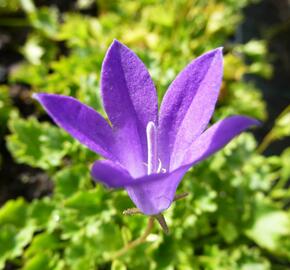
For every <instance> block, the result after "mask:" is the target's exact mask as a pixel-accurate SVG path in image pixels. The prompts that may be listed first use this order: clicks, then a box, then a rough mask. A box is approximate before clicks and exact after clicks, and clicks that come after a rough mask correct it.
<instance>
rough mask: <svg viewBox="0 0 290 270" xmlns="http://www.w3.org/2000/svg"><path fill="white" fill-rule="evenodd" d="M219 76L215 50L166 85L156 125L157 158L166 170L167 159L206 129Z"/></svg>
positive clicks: (219, 53) (219, 57) (219, 51)
mask: <svg viewBox="0 0 290 270" xmlns="http://www.w3.org/2000/svg"><path fill="white" fill-rule="evenodd" d="M222 73H223V58H222V49H221V48H218V49H215V50H212V51H210V52H208V53H206V54H203V55H202V56H200V57H198V58H197V59H196V60H194V61H192V62H191V63H190V64H189V65H188V66H187V67H186V68H185V69H184V70H183V71H182V72H181V73H180V74H179V75H178V76H177V77H176V79H175V80H174V81H173V82H172V84H171V85H170V87H169V89H168V91H167V93H166V94H165V96H164V99H163V101H162V104H161V108H160V125H159V127H160V135H159V147H160V155H161V160H162V164H163V165H164V166H166V168H167V169H168V167H169V163H170V160H169V159H170V156H175V155H179V154H180V153H184V151H185V150H186V149H187V148H188V147H189V145H190V144H191V143H192V142H193V141H194V140H195V139H196V138H197V137H198V136H199V135H200V134H201V133H202V132H203V130H204V129H205V128H206V126H207V124H208V122H209V120H210V118H211V116H212V113H213V111H214V107H215V104H216V101H217V97H218V93H219V90H220V86H221V82H222ZM170 170H171V169H170Z"/></svg>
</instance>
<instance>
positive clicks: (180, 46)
mask: <svg viewBox="0 0 290 270" xmlns="http://www.w3.org/2000/svg"><path fill="white" fill-rule="evenodd" d="M289 14H290V12H289V3H288V1H287V0H285V1H284V0H276V1H273V0H264V1H254V0H240V1H236V0H175V1H161V0H140V1H128V0H127V1H125V0H121V1H114V0H111V1H109V0H107V1H105V0H97V1H96V0H78V1H68V0H63V1H61V0H59V1H56V0H55V1H44V0H43V1H35V2H33V1H32V0H0V119H1V121H0V170H1V171H0V205H1V208H0V269H6V270H8V269H25V270H38V269H39V270H51V269H57V270H71V269H72V270H79V269H80V270H81V269H88V270H91V269H113V270H125V269H141V270H142V269H168V270H171V269H172V270H173V269H178V270H187V269H205V270H269V269H274V270H280V269H281V270H282V269H283V270H284V269H285V270H286V269H290V238H289V237H290V210H289V206H290V189H289V176H290V147H289V135H290V107H289V103H290V90H289V74H290V65H289V63H290V60H289V54H290V53H289V52H290V50H289V44H290V42H289V37H290V30H289V29H290V24H289V21H290V19H289ZM114 38H117V39H119V40H120V41H121V42H123V43H124V44H126V45H127V46H128V47H130V48H131V49H132V50H134V51H135V52H136V53H137V54H138V56H139V57H140V58H141V59H142V60H143V61H144V63H145V64H146V66H147V67H148V69H149V71H150V74H151V75H152V77H153V79H154V82H155V84H156V87H157V89H158V94H159V98H160V99H161V98H162V96H163V94H164V92H165V91H166V89H167V87H168V85H169V84H170V82H171V81H172V80H173V79H174V78H175V76H176V75H177V74H178V72H179V71H181V70H182V68H183V67H185V65H186V64H187V63H189V62H190V61H191V60H192V59H194V58H195V57H197V56H199V55H200V54H202V53H204V52H206V51H207V50H210V49H213V48H215V47H219V46H224V61H225V69H224V81H223V85H222V89H221V92H220V96H219V102H218V106H217V109H216V111H215V114H214V118H213V119H212V122H215V121H217V120H219V119H221V118H224V117H226V116H228V115H233V114H245V115H249V116H252V117H255V118H257V119H259V120H260V121H261V122H262V123H263V124H262V126H261V127H260V128H259V129H256V130H255V131H254V134H253V133H251V132H247V133H243V134H242V135H241V136H239V137H238V138H237V139H235V140H234V141H232V142H231V143H230V144H229V145H228V146H226V147H225V148H224V149H223V150H222V151H220V152H219V153H217V154H216V155H214V156H213V157H211V158H210V159H208V160H206V161H204V162H202V163H201V164H200V165H198V166H196V167H195V168H193V169H192V170H191V171H190V172H189V173H188V174H187V175H186V177H185V178H184V180H183V181H182V184H181V186H180V187H179V189H178V192H185V191H187V192H189V193H190V195H189V196H188V197H187V198H186V199H183V200H181V201H178V202H177V203H174V204H173V205H172V207H171V208H170V209H169V210H167V211H166V212H165V217H166V220H167V221H168V225H169V227H170V231H171V233H170V234H169V235H168V236H167V235H164V233H163V232H162V231H161V230H160V228H159V227H158V226H157V225H156V226H155V227H154V230H153V231H152V233H151V234H150V235H149V237H148V238H147V241H145V242H144V243H143V244H141V245H139V246H138V247H136V248H135V249H133V250H130V251H129V252H128V253H126V254H125V255H124V256H121V257H118V258H116V259H113V260H112V255H113V254H114V253H115V252H116V251H117V250H119V249H120V248H122V247H123V246H124V245H126V244H127V243H128V242H130V241H132V240H133V239H135V238H137V237H138V236H140V235H141V234H142V232H143V231H144V229H145V227H146V223H147V217H145V216H141V215H139V216H133V217H128V216H123V215H122V211H123V210H124V209H126V208H129V207H133V204H132V202H131V201H130V199H129V198H128V197H127V195H126V194H125V192H123V191H108V190H106V189H105V188H104V187H102V186H101V185H99V184H98V185H95V184H94V183H93V182H92V179H91V177H90V174H89V166H90V165H91V164H92V162H93V161H94V160H95V159H96V158H98V157H97V156H96V155H95V154H94V153H92V152H90V151H89V150H87V149H86V148H84V147H83V146H81V145H80V144H79V143H78V142H76V141H74V140H73V139H72V138H70V136H69V135H67V134H66V133H65V132H64V131H63V130H61V129H59V128H57V127H56V126H55V125H54V124H53V123H52V121H51V119H50V118H49V117H48V116H47V115H46V114H45V112H44V111H43V110H42V108H41V107H40V106H39V105H38V104H36V102H35V101H34V100H33V99H32V98H31V95H32V93H35V92H48V93H59V94H64V95H71V96H74V97H77V98H78V99H79V100H81V101H82V102H84V103H86V104H89V105H90V106H92V107H94V108H96V109H97V110H98V111H99V112H102V113H103V114H104V112H103V110H102V105H101V102H100V97H99V76H100V68H101V64H102V60H103V57H104V54H105V52H106V50H107V48H108V46H109V45H110V43H111V42H112V40H113V39H114Z"/></svg>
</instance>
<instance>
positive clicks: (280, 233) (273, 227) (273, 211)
mask: <svg viewBox="0 0 290 270" xmlns="http://www.w3.org/2000/svg"><path fill="white" fill-rule="evenodd" d="M254 210H255V212H254V213H253V215H254V216H253V223H252V225H251V227H250V228H248V229H247V230H246V235H247V236H248V237H250V238H251V239H252V240H254V241H255V242H256V243H257V244H258V245H260V246H262V247H264V248H267V249H269V250H270V251H273V252H279V250H280V249H281V246H280V241H281V239H282V238H283V237H289V236H290V218H289V215H288V214H287V213H286V212H284V211H283V210H280V209H277V208H275V207H274V206H273V205H271V204H269V203H267V202H264V201H263V200H262V199H259V200H258V201H257V202H256V205H255V208H254Z"/></svg>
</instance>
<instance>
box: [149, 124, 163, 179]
mask: <svg viewBox="0 0 290 270" xmlns="http://www.w3.org/2000/svg"><path fill="white" fill-rule="evenodd" d="M146 135H147V149H148V163H147V164H146V165H147V173H148V175H149V174H152V173H160V172H166V170H165V169H163V168H162V163H161V160H160V159H159V158H158V152H157V129H156V126H155V124H154V123H153V122H149V123H148V124H147V127H146Z"/></svg>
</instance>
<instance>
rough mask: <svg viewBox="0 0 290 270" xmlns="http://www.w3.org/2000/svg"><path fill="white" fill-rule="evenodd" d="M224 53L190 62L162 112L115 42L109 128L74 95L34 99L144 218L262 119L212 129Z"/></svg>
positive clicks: (109, 73)
mask: <svg viewBox="0 0 290 270" xmlns="http://www.w3.org/2000/svg"><path fill="white" fill-rule="evenodd" d="M222 73H223V57H222V49H221V48H218V49H215V50H212V51H210V52H208V53H206V54H203V55H202V56H200V57H198V58H197V59H195V60H194V61H192V62H191V63H190V64H189V65H188V66H187V67H186V68H185V69H184V70H183V71H181V72H180V74H179V75H178V76H177V77H176V79H175V80H174V81H173V82H172V84H171V85H170V87H169V89H168V90H167V93H166V94H165V96H164V98H163V101H162V103H161V106H160V111H159V113H158V101H157V94H156V90H155V87H154V84H153V82H152V79H151V77H150V75H149V73H148V71H147V69H146V67H145V65H144V64H143V63H142V61H141V60H140V59H139V58H138V57H137V56H136V55H135V54H134V53H133V52H132V51H131V50H130V49H129V48H127V47H126V46H124V45H123V44H121V43H120V42H118V41H116V40H115V41H114V42H113V43H112V45H111V46H110V48H109V49H108V51H107V54H106V56H105V59H104V62H103V66H102V72H101V92H102V101H103V104H104V109H105V111H106V113H107V115H108V118H109V120H110V123H108V122H107V121H106V120H105V119H104V118H103V117H102V116H101V115H100V114H98V113H97V112H96V111H95V110H93V109H92V108H90V107H88V106H86V105H84V104H82V103H80V102H79V101H77V100H76V99H74V98H72V97H67V96H62V95H54V94H44V93H40V94H36V95H34V97H35V98H36V99H37V100H38V101H39V102H40V103H41V104H42V106H43V107H44V108H45V110H46V111H47V113H48V114H49V115H50V116H51V117H52V119H53V120H54V121H55V123H57V124H58V125H59V126H60V127H62V128H63V129H65V130H66V131H67V132H68V133H70V134H71V135H72V136H73V137H74V138H76V139H77V140H78V141H79V142H80V143H82V144H84V145H85V146H87V147H88V148H89V149H90V150H92V151H94V152H96V153H98V154H100V155H101V156H103V157H104V158H105V160H97V161H95V163H94V164H93V166H92V170H91V174H92V176H93V178H94V179H95V180H96V181H99V182H101V183H103V184H105V185H106V186H108V187H111V188H124V189H126V190H127V192H128V194H129V196H130V198H131V199H132V201H133V202H134V204H135V205H136V206H137V207H138V208H139V209H140V210H141V211H142V212H143V213H144V214H146V215H157V214H159V213H161V212H162V211H164V210H165V209H167V208H168V207H169V206H170V205H171V203H172V201H173V199H174V196H175V192H176V189H177V186H178V184H179V183H180V181H181V179H182V178H183V176H184V174H185V173H186V172H187V171H188V170H189V169H190V168H191V167H192V166H193V165H195V164H197V163H199V162H200V161H202V160H204V159H205V158H207V157H208V156H210V155H212V154H213V153H215V152H217V151H218V150H219V149H221V148H222V147H224V146H225V145H226V144H227V143H228V142H229V141H230V140H231V139H233V138H234V137H235V136H236V135H238V134H239V133H241V132H242V131H244V130H245V129H246V128H248V127H249V126H252V125H255V124H257V121H256V120H254V119H251V118H249V117H245V116H232V117H228V118H225V119H223V120H221V121H219V122H217V123H215V124H214V125H212V126H211V127H209V128H207V126H208V123H209V121H210V118H211V116H212V114H213V111H214V107H215V104H216V101H217V98H218V94H219V89H220V86H221V82H222Z"/></svg>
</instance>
